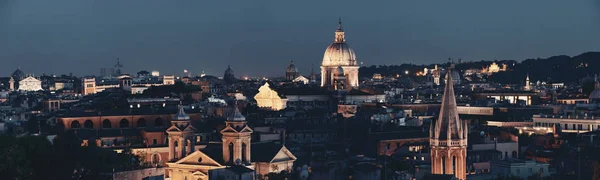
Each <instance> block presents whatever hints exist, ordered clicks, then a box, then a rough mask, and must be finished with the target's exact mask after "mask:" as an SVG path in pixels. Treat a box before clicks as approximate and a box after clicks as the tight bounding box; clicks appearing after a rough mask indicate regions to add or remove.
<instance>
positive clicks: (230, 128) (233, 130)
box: [221, 126, 238, 133]
mask: <svg viewBox="0 0 600 180" xmlns="http://www.w3.org/2000/svg"><path fill="white" fill-rule="evenodd" d="M224 132H235V133H237V132H238V131H237V130H235V129H234V128H233V127H231V126H227V127H225V128H223V130H221V133H224Z"/></svg>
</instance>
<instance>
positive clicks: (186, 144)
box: [181, 141, 189, 158]
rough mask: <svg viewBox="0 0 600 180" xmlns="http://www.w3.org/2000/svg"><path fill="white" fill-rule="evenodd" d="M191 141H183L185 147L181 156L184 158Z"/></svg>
mask: <svg viewBox="0 0 600 180" xmlns="http://www.w3.org/2000/svg"><path fill="white" fill-rule="evenodd" d="M188 145H189V143H188V141H183V148H181V157H182V158H183V157H184V156H185V155H186V150H187V147H188Z"/></svg>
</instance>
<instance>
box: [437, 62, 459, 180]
mask: <svg viewBox="0 0 600 180" xmlns="http://www.w3.org/2000/svg"><path fill="white" fill-rule="evenodd" d="M453 68H454V67H453V65H451V67H450V68H448V73H446V78H447V79H448V81H447V83H446V87H445V88H444V96H443V99H442V106H441V109H440V114H439V117H438V119H437V120H436V121H435V123H433V124H432V125H431V126H430V130H429V132H430V135H429V143H430V146H431V174H451V175H454V176H455V177H456V178H458V179H461V180H465V179H467V175H466V172H467V169H466V168H467V135H468V124H467V122H466V121H464V122H461V120H460V119H459V118H458V111H457V109H456V98H455V96H454V87H453V86H454V82H453V81H452V75H451V74H452V70H453Z"/></svg>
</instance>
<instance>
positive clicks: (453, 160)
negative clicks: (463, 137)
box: [452, 156, 456, 174]
mask: <svg viewBox="0 0 600 180" xmlns="http://www.w3.org/2000/svg"><path fill="white" fill-rule="evenodd" d="M452 174H456V156H452Z"/></svg>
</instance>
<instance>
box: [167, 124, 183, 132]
mask: <svg viewBox="0 0 600 180" xmlns="http://www.w3.org/2000/svg"><path fill="white" fill-rule="evenodd" d="M181 131H182V130H181V129H179V128H178V127H177V126H174V125H173V126H171V127H169V129H167V132H181Z"/></svg>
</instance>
